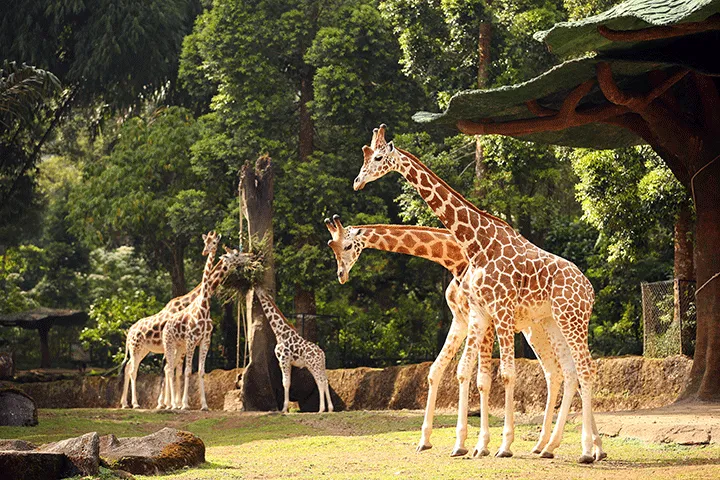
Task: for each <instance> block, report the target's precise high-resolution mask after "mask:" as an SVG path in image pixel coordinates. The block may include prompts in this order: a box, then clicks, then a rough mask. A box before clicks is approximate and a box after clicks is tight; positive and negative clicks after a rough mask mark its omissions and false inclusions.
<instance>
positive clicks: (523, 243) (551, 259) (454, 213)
mask: <svg viewBox="0 0 720 480" xmlns="http://www.w3.org/2000/svg"><path fill="white" fill-rule="evenodd" d="M363 154H364V162H363V166H362V168H361V169H360V173H359V174H358V176H357V178H355V182H354V185H353V186H354V189H355V190H360V189H362V188H363V187H364V186H365V184H366V183H368V182H371V181H373V180H376V179H378V178H380V177H382V176H383V175H385V174H386V173H388V172H390V171H397V172H399V173H400V174H401V175H402V176H403V177H404V178H405V179H406V180H407V181H408V182H410V184H411V185H412V186H413V187H414V188H415V190H416V191H417V192H418V193H419V194H420V196H421V197H422V198H423V199H424V200H425V202H426V203H427V204H428V206H429V207H430V208H431V209H432V210H433V212H434V213H435V214H436V215H437V216H438V218H439V219H440V221H441V222H442V223H443V224H444V225H445V226H446V227H447V228H448V230H449V231H450V232H451V234H452V235H453V237H454V238H455V240H456V242H457V243H458V245H460V247H461V248H462V249H463V250H464V251H465V253H466V255H467V256H468V258H469V259H470V265H469V267H468V271H467V272H466V273H465V275H464V277H463V280H462V282H461V290H462V291H464V292H465V294H466V295H467V298H468V304H469V307H470V315H469V318H470V319H469V326H468V340H467V342H466V345H465V349H464V351H463V355H462V357H461V359H460V363H459V365H458V380H459V381H460V395H461V396H460V400H461V404H460V406H459V408H458V414H459V415H461V416H463V417H465V418H466V417H467V397H468V388H467V384H468V380H469V379H468V376H469V374H470V372H471V366H472V362H473V361H474V359H475V358H476V355H477V352H478V348H479V344H480V342H481V341H482V339H483V338H485V335H486V334H487V329H489V328H490V327H491V325H493V326H494V327H495V330H496V333H497V337H498V343H499V345H500V371H501V376H502V378H503V383H504V384H505V425H504V428H503V441H502V444H501V446H500V449H499V451H498V452H497V454H496V455H497V456H499V457H509V456H512V452H511V451H510V445H511V444H512V442H513V440H514V430H515V425H514V423H515V422H514V386H515V376H516V375H515V352H514V333H515V332H519V331H522V330H524V329H525V328H526V327H527V326H528V325H530V324H532V323H533V322H534V323H537V322H538V321H540V320H541V319H544V318H547V317H550V316H552V317H553V319H554V322H549V323H548V325H553V324H554V325H556V326H557V327H558V328H559V330H560V332H561V334H562V337H563V339H564V341H565V342H567V344H568V346H569V348H570V351H571V356H572V359H573V362H574V364H575V369H576V372H577V374H578V379H579V383H580V389H581V399H582V442H581V443H582V455H581V456H580V458H579V460H578V461H579V462H580V463H592V462H593V461H595V456H594V455H593V434H592V430H593V429H592V420H593V416H592V390H593V381H594V377H595V373H596V369H597V367H596V365H595V362H594V361H593V360H592V357H591V356H590V350H589V348H588V344H587V335H588V324H589V321H590V313H591V311H592V304H593V301H594V292H593V288H592V285H591V284H590V282H589V281H588V280H587V278H586V277H585V276H584V275H583V274H582V272H580V270H579V269H578V268H577V267H576V266H575V265H574V264H573V263H571V262H569V261H567V260H565V259H563V258H560V257H558V256H555V255H552V254H550V253H548V252H545V251H544V250H542V249H540V248H538V247H537V246H535V245H533V244H532V243H530V242H529V241H527V240H526V239H525V238H524V237H522V236H521V235H520V234H519V233H517V232H516V231H515V230H513V229H512V227H510V225H508V224H507V223H506V222H504V221H503V220H501V219H499V218H497V217H495V216H493V215H490V214H489V213H487V212H484V211H482V210H480V209H478V208H477V207H475V206H474V205H472V204H471V203H470V202H468V201H467V200H466V199H465V198H464V197H463V196H462V195H460V194H459V193H457V192H456V191H455V190H453V189H452V188H451V187H450V186H449V185H448V184H447V183H445V182H444V181H443V180H442V179H440V178H439V177H438V176H437V175H435V174H434V173H433V172H432V171H431V170H430V169H429V168H428V167H426V166H425V165H424V164H422V162H420V160H418V159H417V158H415V157H414V156H413V155H412V154H410V153H409V152H406V151H403V150H400V149H397V148H395V146H394V145H393V143H392V142H390V143H387V142H386V141H385V125H381V126H380V128H379V129H376V130H375V131H374V134H373V140H372V142H371V146H367V145H366V146H364V147H363ZM481 389H482V390H485V391H486V392H487V391H489V385H487V382H484V384H483V385H481ZM481 421H482V419H481ZM488 428H489V426H488V425H481V433H482V432H484V431H488ZM488 438H489V436H488V437H487V438H485V437H483V436H481V438H480V439H479V440H478V444H477V446H476V448H475V453H476V454H479V455H481V454H483V453H484V452H486V451H487V441H488ZM555 447H556V445H552V444H548V445H546V446H545V449H544V450H543V452H542V453H541V456H543V457H551V456H552V455H553V453H552V449H553V448H555Z"/></svg>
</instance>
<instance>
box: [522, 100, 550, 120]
mask: <svg viewBox="0 0 720 480" xmlns="http://www.w3.org/2000/svg"><path fill="white" fill-rule="evenodd" d="M525 105H526V106H527V108H528V110H530V113H532V114H533V115H537V116H538V117H550V116H552V115H555V114H557V113H558V111H557V110H553V109H552V108H547V107H543V106H542V105H540V104H539V103H538V101H537V100H528V101H527V102H525Z"/></svg>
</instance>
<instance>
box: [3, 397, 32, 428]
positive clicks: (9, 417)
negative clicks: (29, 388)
mask: <svg viewBox="0 0 720 480" xmlns="http://www.w3.org/2000/svg"><path fill="white" fill-rule="evenodd" d="M37 424H38V416H37V406H36V405H35V400H33V399H32V397H30V396H29V395H28V394H26V393H25V392H22V391H20V390H18V389H16V388H5V389H2V390H0V425H2V426H10V427H32V426H34V425H37Z"/></svg>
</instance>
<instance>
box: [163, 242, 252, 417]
mask: <svg viewBox="0 0 720 480" xmlns="http://www.w3.org/2000/svg"><path fill="white" fill-rule="evenodd" d="M225 251H226V252H227V253H225V254H224V255H222V256H221V257H220V261H218V263H217V264H216V265H215V267H213V269H212V270H211V271H209V272H208V271H206V272H205V273H203V281H202V282H201V283H200V293H199V294H198V296H197V297H196V298H195V299H194V300H193V301H192V302H191V303H190V305H188V306H187V307H186V308H185V309H184V310H182V311H181V312H178V313H175V314H172V315H170V317H169V318H168V320H167V323H166V324H165V328H164V329H163V331H162V343H163V347H164V349H165V358H166V363H165V380H166V381H167V382H168V383H169V384H170V397H171V401H172V407H173V408H179V400H180V399H179V388H178V387H179V386H178V385H176V384H175V378H174V375H173V371H174V370H175V366H176V365H177V363H178V359H179V358H180V357H181V356H182V355H183V354H184V355H185V385H184V389H183V397H182V409H183V410H187V409H188V408H189V407H190V405H189V403H188V390H189V387H190V384H189V381H190V373H191V371H192V361H193V355H194V353H195V348H196V347H198V346H199V347H200V350H199V353H198V381H199V385H200V388H199V390H200V403H201V407H200V408H201V410H207V409H208V406H207V401H206V399H205V380H204V376H205V358H206V357H207V353H208V350H209V349H210V337H211V334H212V330H213V323H212V318H211V317H210V298H211V297H212V295H213V293H215V290H216V289H217V287H218V285H220V283H222V281H223V280H224V279H225V277H226V276H227V275H228V273H230V271H231V270H232V269H234V268H235V267H237V266H238V265H239V264H240V263H242V262H243V261H245V260H246V257H245V256H244V255H242V254H241V253H240V252H238V251H237V250H229V249H228V248H227V247H225Z"/></svg>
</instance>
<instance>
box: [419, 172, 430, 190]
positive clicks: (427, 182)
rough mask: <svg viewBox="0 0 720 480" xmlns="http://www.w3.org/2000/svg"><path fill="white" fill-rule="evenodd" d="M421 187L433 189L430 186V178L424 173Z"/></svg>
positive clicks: (421, 175)
mask: <svg viewBox="0 0 720 480" xmlns="http://www.w3.org/2000/svg"><path fill="white" fill-rule="evenodd" d="M420 185H422V186H423V187H427V188H432V185H431V184H430V178H429V177H428V176H427V175H426V174H424V173H421V174H420Z"/></svg>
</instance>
